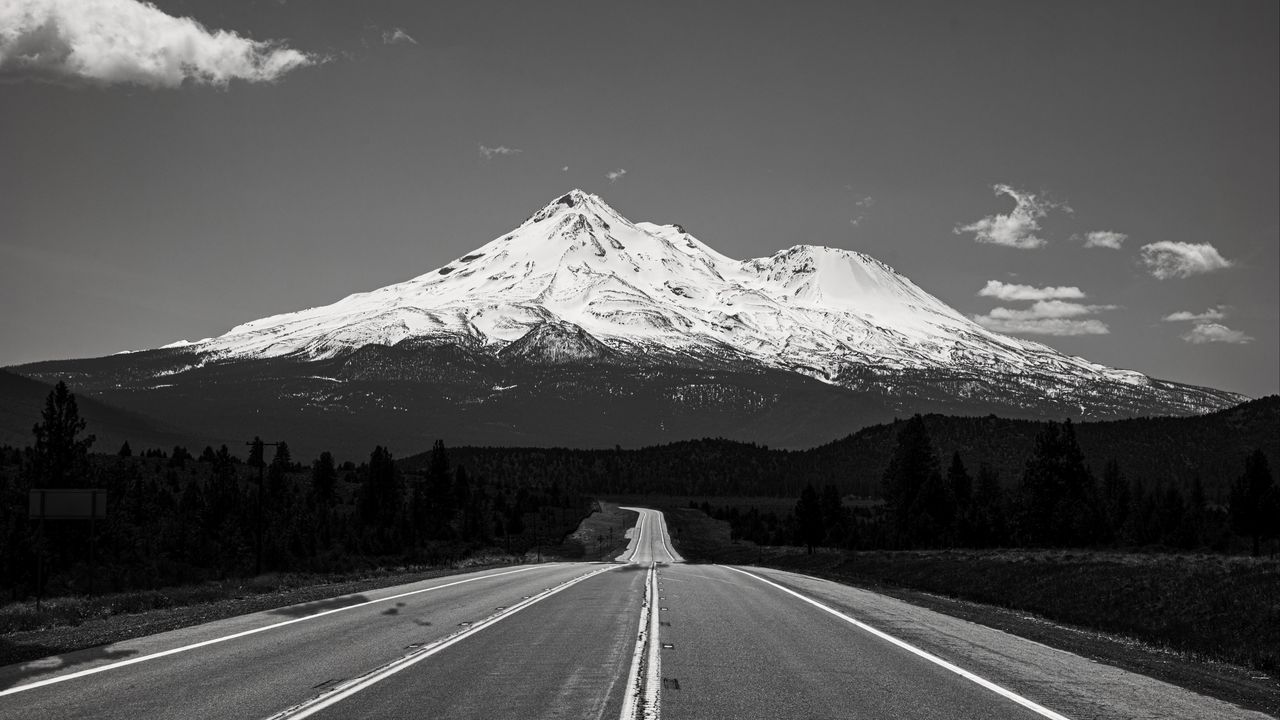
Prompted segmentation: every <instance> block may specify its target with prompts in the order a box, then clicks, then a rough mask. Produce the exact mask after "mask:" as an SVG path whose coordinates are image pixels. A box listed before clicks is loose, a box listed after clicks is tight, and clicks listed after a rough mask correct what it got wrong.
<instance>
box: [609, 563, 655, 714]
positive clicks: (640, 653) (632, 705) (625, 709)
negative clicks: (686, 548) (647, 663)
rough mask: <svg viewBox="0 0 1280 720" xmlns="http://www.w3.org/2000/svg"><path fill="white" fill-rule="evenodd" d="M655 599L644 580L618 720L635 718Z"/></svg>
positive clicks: (650, 568) (651, 569) (641, 688)
mask: <svg viewBox="0 0 1280 720" xmlns="http://www.w3.org/2000/svg"><path fill="white" fill-rule="evenodd" d="M649 574H650V575H652V574H653V566H652V565H650V566H649ZM655 599H656V598H655V597H654V596H652V595H650V594H649V583H648V582H645V584H644V602H643V604H642V605H641V606H640V607H641V611H640V624H639V626H638V627H636V648H635V651H634V652H633V653H632V655H631V672H629V673H627V692H626V694H625V695H623V698H622V711H621V712H620V713H618V720H635V718H636V697H637V696H638V695H640V693H641V692H643V690H644V687H643V686H642V685H641V677H640V667H641V663H642V662H643V659H644V646H645V639H646V637H647V628H648V625H649V614H650V613H652V612H653V609H654V606H653V601H654V600H655Z"/></svg>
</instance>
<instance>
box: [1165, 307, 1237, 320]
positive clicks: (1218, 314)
mask: <svg viewBox="0 0 1280 720" xmlns="http://www.w3.org/2000/svg"><path fill="white" fill-rule="evenodd" d="M1226 316H1227V313H1226V307H1225V306H1223V305H1219V306H1218V307H1213V308H1209V309H1208V310H1205V311H1204V312H1201V313H1193V312H1191V311H1190V310H1179V311H1178V312H1176V313H1172V314H1169V315H1165V316H1164V321H1165V322H1204V321H1207V320H1222V319H1224V318H1225V317H1226Z"/></svg>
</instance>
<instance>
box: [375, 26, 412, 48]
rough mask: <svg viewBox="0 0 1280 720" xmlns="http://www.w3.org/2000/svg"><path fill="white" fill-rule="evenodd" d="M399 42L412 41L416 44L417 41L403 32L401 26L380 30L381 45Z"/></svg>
mask: <svg viewBox="0 0 1280 720" xmlns="http://www.w3.org/2000/svg"><path fill="white" fill-rule="evenodd" d="M400 43H412V44H414V45H417V44H418V41H417V40H414V39H413V37H412V36H410V35H409V33H407V32H405V31H404V30H403V29H401V28H391V29H390V30H383V31H382V44H383V45H398V44H400Z"/></svg>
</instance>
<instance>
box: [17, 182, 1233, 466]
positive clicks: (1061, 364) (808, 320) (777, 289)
mask: <svg viewBox="0 0 1280 720" xmlns="http://www.w3.org/2000/svg"><path fill="white" fill-rule="evenodd" d="M17 370H18V371H19V372H22V373H23V374H26V375H29V376H32V377H37V378H41V379H53V378H55V377H63V376H67V375H71V376H72V377H73V378H76V379H78V380H79V382H80V384H81V386H82V388H87V389H88V390H90V391H91V392H95V393H97V394H100V395H103V396H110V398H111V399H112V400H114V401H115V402H117V403H118V404H121V405H124V406H125V407H130V408H134V409H138V410H140V411H144V412H151V413H155V414H158V415H160V416H162V417H165V418H167V419H169V420H170V421H172V422H175V423H180V424H184V425H187V426H191V425H192V422H191V420H190V419H189V416H191V415H199V416H201V417H215V416H218V412H219V411H217V410H216V409H217V408H219V407H222V406H223V405H225V406H226V407H225V415H224V416H222V420H221V421H219V422H220V423H221V424H215V425H209V426H207V427H211V428H212V427H216V428H218V431H219V432H230V431H231V430H230V428H231V427H232V425H231V424H230V423H233V422H235V421H236V420H237V419H241V420H242V419H243V413H244V412H245V407H246V405H250V406H253V407H254V410H253V412H254V413H255V414H256V415H262V413H263V408H274V410H272V411H271V412H272V413H275V414H273V415H272V417H273V418H275V420H273V422H278V423H280V424H282V425H284V426H286V427H287V426H296V425H297V423H298V418H299V417H304V416H306V414H307V413H318V417H320V420H321V422H322V424H323V425H324V426H325V427H326V428H328V429H330V430H331V431H332V432H334V433H337V432H338V430H336V429H334V428H337V427H338V425H341V423H340V422H338V421H339V420H340V419H345V420H343V421H344V422H345V421H350V423H351V427H353V428H354V427H360V428H368V427H370V425H369V422H368V418H370V417H373V416H377V417H381V418H383V419H382V421H380V422H382V423H383V424H382V425H381V426H379V427H382V428H384V429H385V428H388V427H392V424H393V423H395V422H398V421H401V420H404V419H405V418H406V417H407V418H409V419H410V420H412V421H415V422H418V421H420V422H424V423H428V424H430V423H435V424H437V425H439V426H440V427H441V428H443V429H444V430H447V431H448V432H447V433H446V432H443V431H442V432H441V434H442V435H443V434H449V435H451V436H452V437H454V438H457V436H458V435H462V436H463V437H462V439H461V441H464V442H497V443H506V444H510V443H517V442H522V443H526V444H585V445H590V444H596V445H598V444H608V445H612V444H614V442H617V440H615V438H618V436H619V435H626V436H627V440H629V441H632V442H637V443H639V442H654V441H661V440H668V439H678V438H680V437H689V436H710V435H723V436H727V437H738V438H742V439H751V440H763V441H765V442H772V443H775V444H790V445H802V444H813V443H816V442H821V441H825V440H829V439H832V438H833V437H835V436H837V435H838V434H839V433H841V432H849V431H852V430H855V429H857V428H858V427H861V426H862V425H865V424H867V423H868V422H875V421H879V420H887V419H891V418H892V417H893V416H895V415H902V414H907V413H910V412H916V411H937V412H952V413H956V412H963V413H974V412H981V413H984V414H985V413H987V412H997V413H1000V414H1006V415H1017V416H1024V417H1025V416H1035V417H1046V416H1047V417H1062V416H1064V415H1070V416H1075V417H1080V418H1109V417H1117V418H1118V417H1126V416H1131V415H1136V414H1193V413H1199V412H1206V411H1210V410H1216V409H1220V408H1222V407H1226V406H1230V405H1234V404H1236V403H1238V402H1239V401H1241V400H1243V399H1244V398H1242V397H1241V396H1238V395H1235V394H1232V393H1225V392H1220V391H1216V390H1211V389H1206V388H1198V387H1192V386H1187V385H1181V384H1177V383H1171V382H1166V381H1161V380H1155V379H1152V378H1149V377H1147V376H1145V375H1143V374H1141V373H1138V372H1133V371H1129V370H1117V369H1112V368H1108V367H1105V366H1103V365H1099V364H1096V363H1092V362H1089V361H1087V360H1085V359H1083V358H1079V357H1070V356H1067V355H1064V354H1062V353H1059V352H1057V351H1055V350H1053V349H1052V348H1050V347H1048V346H1046V345H1043V344H1040V343H1035V342H1029V341H1025V340H1021V339H1017V338H1012V337H1008V336H1005V335H1000V334H998V333H994V332H991V331H990V330H987V329H985V328H983V327H982V326H980V325H978V324H977V323H975V322H973V321H972V320H970V319H969V318H967V317H965V316H964V315H962V314H961V313H959V312H957V311H956V310H954V309H952V308H951V307H949V306H948V305H947V304H946V303H944V302H942V301H941V300H939V299H937V298H935V297H934V296H932V295H930V294H929V293H927V292H925V291H924V290H922V289H921V288H919V287H918V286H916V285H915V284H914V283H912V282H911V281H910V280H909V279H907V278H906V277H904V276H902V275H900V274H898V273H897V272H895V271H894V270H893V268H891V267H889V266H888V265H885V264H884V263H882V262H880V261H878V260H875V259H874V258H871V257H869V256H867V255H864V254H862V253H859V252H854V251H849V250H840V249H835V248H829V247H815V246H809V245H799V246H795V247H792V248H788V249H786V250H780V251H779V252H777V253H775V254H773V255H772V256H770V257H765V258H754V259H749V260H736V259H733V258H730V257H727V256H725V255H722V254H720V253H719V252H716V251H715V250H714V249H712V248H711V247H709V246H708V245H706V244H704V243H703V242H702V241H700V240H699V239H697V238H695V237H694V236H692V235H691V234H689V233H688V232H686V231H685V229H684V228H682V227H680V226H679V225H659V224H654V223H648V222H638V223H637V222H632V221H630V220H628V219H627V218H625V217H623V216H622V215H621V214H619V213H618V212H617V211H616V210H614V209H613V208H611V207H610V206H609V205H607V204H606V203H605V202H604V201H603V200H601V199H600V198H599V197H597V196H595V195H591V194H589V193H586V192H583V191H581V190H574V191H571V192H569V193H567V194H565V195H563V196H561V197H560V198H557V199H556V200H554V201H553V202H551V203H550V204H548V205H547V206H546V207H544V208H542V209H541V210H539V211H537V212H536V213H534V214H533V215H531V216H530V217H529V218H528V219H527V220H525V221H524V222H523V223H522V224H521V225H520V226H519V227H517V228H516V229H515V230H513V231H511V232H510V233H508V234H506V235H503V236H502V237H499V238H497V239H495V240H493V241H491V242H489V243H487V244H485V245H482V246H480V247H479V248H477V249H476V250H474V251H472V252H470V253H467V254H466V255H464V256H462V257H460V258H458V259H456V260H454V261H453V262H450V263H448V264H447V265H445V266H443V267H440V268H437V269H435V270H432V271H430V272H428V273H426V274H424V275H420V276H418V277H415V278H413V279H411V280H408V281H405V282H402V283H397V284H395V285H389V286H387V287H383V288H380V289H377V290H374V291H372V292H367V293H358V294H355V295H351V296H349V297H346V298H343V299H341V300H339V301H338V302H335V303H333V304H332V305H326V306H323V307H317V308H311V309H308V310H302V311H298V312H291V313H286V314H283V315H275V316H271V317H267V318H263V319H260V320H255V321H253V322H249V323H245V324H243V325H239V326H237V327H235V328H232V329H231V331H229V332H227V333H226V334H224V335H221V336H219V337H215V338H207V339H204V340H199V341H195V342H190V341H186V340H183V341H179V342H176V343H173V344H171V345H168V346H165V347H164V348H161V349H158V350H154V351H146V352H142V353H133V354H127V355H121V356H114V357H113V358H103V359H98V360H85V361H64V362H54V363H39V364H34V365H28V366H25V367H22V368H18V369H17ZM602 400H607V401H608V402H607V403H605V405H603V406H602V405H601V401H602ZM624 406H626V409H625V412H623V411H622V408H623V407H624ZM548 408H555V409H556V410H555V412H556V413H558V414H559V415H560V416H561V417H564V418H575V420H573V421H572V422H570V421H568V420H566V421H565V422H566V424H567V425H572V426H573V430H572V431H571V432H568V433H567V434H566V432H565V431H564V428H565V426H566V425H562V426H560V428H561V429H560V430H555V431H553V430H550V429H549V427H550V426H548V425H547V423H546V420H545V415H546V413H547V409H548ZM387 413H391V414H390V415H388V414H387ZM424 413H426V414H425V415H424ZM611 413H612V414H611ZM602 415H603V416H608V417H610V418H612V419H611V420H610V421H609V422H605V423H603V424H601V423H600V420H599V416H602ZM464 417H465V418H466V421H463V419H461V418H464ZM259 421H260V419H259ZM579 421H581V422H582V423H586V425H587V427H579V425H578V424H575V423H579ZM211 422H212V421H211ZM335 423H338V424H337V425H335ZM468 423H470V424H468ZM375 425H377V424H376V423H375ZM468 428H469V429H468ZM374 429H375V430H376V429H377V428H376V427H375V428H374ZM235 432H242V430H240V429H239V426H236V429H235ZM426 432H430V431H426ZM341 437H345V436H341ZM373 437H375V438H376V437H377V435H376V434H374V435H373ZM409 437H412V438H414V440H413V441H414V442H418V441H419V439H418V435H411V436H409ZM426 439H427V440H428V441H429V438H426Z"/></svg>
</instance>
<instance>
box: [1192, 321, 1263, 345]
mask: <svg viewBox="0 0 1280 720" xmlns="http://www.w3.org/2000/svg"><path fill="white" fill-rule="evenodd" d="M1182 339H1183V340H1185V341H1187V342H1189V343H1191V344H1193V345H1203V344H1205V343H1229V344H1232V345H1243V344H1245V343H1251V342H1253V338H1252V337H1250V336H1248V335H1245V334H1244V333H1243V332H1240V331H1239V330H1232V329H1231V328H1229V327H1227V326H1226V325H1220V324H1218V323H1215V322H1205V323H1196V326H1195V327H1193V328H1191V329H1190V330H1188V331H1187V332H1186V333H1184V334H1183V335H1182Z"/></svg>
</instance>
